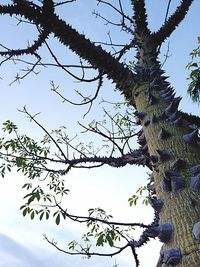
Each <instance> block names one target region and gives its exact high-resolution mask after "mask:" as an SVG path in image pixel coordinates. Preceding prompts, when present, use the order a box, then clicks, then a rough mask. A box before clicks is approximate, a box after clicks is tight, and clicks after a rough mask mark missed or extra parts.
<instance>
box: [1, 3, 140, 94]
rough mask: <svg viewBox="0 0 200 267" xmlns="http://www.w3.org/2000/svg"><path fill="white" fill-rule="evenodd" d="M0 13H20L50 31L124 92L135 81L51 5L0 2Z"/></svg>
mask: <svg viewBox="0 0 200 267" xmlns="http://www.w3.org/2000/svg"><path fill="white" fill-rule="evenodd" d="M44 3H45V2H44ZM0 14H9V15H18V16H24V17H25V18H26V19H27V20H28V21H30V22H33V23H35V24H36V26H38V27H41V28H42V29H44V30H45V31H47V32H48V33H49V31H51V32H52V33H53V34H54V36H55V37H57V38H58V40H59V41H60V43H62V44H63V45H65V46H66V47H69V48H70V49H71V50H72V51H74V52H75V53H76V54H78V55H79V56H80V57H81V58H83V59H85V60H86V61H87V62H89V63H90V64H91V65H92V66H93V68H95V69H99V71H100V72H101V73H102V74H106V75H107V77H108V78H109V79H112V80H113V81H114V82H115V83H116V85H117V87H118V88H119V89H120V90H122V91H123V93H124V94H125V95H126V96H129V95H130V88H131V87H132V86H133V84H135V83H136V82H137V79H136V75H135V74H133V73H132V71H130V70H129V69H128V68H127V67H125V66H124V65H123V64H122V63H120V62H119V61H118V60H117V59H115V58H114V57H113V56H111V55H110V54H109V53H108V52H106V51H105V50H103V49H102V48H101V46H95V44H94V43H92V42H91V41H90V40H89V39H86V37H85V36H84V35H82V34H79V33H78V32H77V31H76V30H75V29H73V28H72V27H71V26H70V25H69V24H67V23H66V22H65V21H63V20H62V19H59V17H58V16H57V15H56V14H55V13H54V11H53V10H52V7H50V8H47V7H46V8H45V9H44V7H43V8H42V11H41V8H39V7H35V6H34V7H32V6H31V5H29V4H28V3H27V2H26V3H25V2H24V1H17V2H16V3H15V4H14V5H8V6H6V5H0ZM47 17H48V20H47Z"/></svg>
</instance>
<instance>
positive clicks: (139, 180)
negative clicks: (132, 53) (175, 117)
mask: <svg viewBox="0 0 200 267" xmlns="http://www.w3.org/2000/svg"><path fill="white" fill-rule="evenodd" d="M1 2H4V1H1ZM5 2H9V1H5ZM95 2H96V1H95V0H77V3H74V4H70V5H69V6H68V7H66V8H65V9H64V8H63V7H62V8H60V9H58V10H59V11H60V12H61V11H62V16H63V17H67V19H68V21H70V23H71V24H72V25H73V26H75V27H77V28H78V29H79V31H80V32H84V33H85V34H86V35H87V36H89V37H91V39H92V40H95V41H96V40H101V39H102V38H104V37H106V36H107V31H108V28H106V27H104V26H103V22H102V21H100V20H96V19H95V18H94V16H92V15H89V14H91V12H92V11H93V9H94V8H95V9H96V4H95ZM112 2H115V1H112ZM126 2H128V1H126ZM146 2H147V8H148V10H149V12H150V16H149V19H150V26H151V27H152V28H153V29H156V28H157V27H158V25H160V23H161V22H163V20H164V15H165V13H164V12H165V10H166V6H167V2H168V1H167V0H162V1H160V0H152V1H150V0H147V1H146ZM172 2H173V4H174V5H176V4H177V3H179V2H180V1H175V0H174V1H172ZM102 8H103V12H104V14H105V16H107V17H109V18H111V17H113V18H114V19H115V18H116V16H115V15H113V13H112V12H111V10H109V9H107V8H105V7H102ZM126 8H127V10H129V11H130V8H129V5H128V4H127V6H126ZM100 10H102V9H100ZM199 10H200V2H199V0H195V1H194V3H193V5H192V7H191V9H190V11H189V13H188V15H187V16H186V19H185V21H184V22H183V23H182V24H181V25H180V27H179V28H178V29H177V31H176V32H175V33H174V34H173V35H172V37H171V38H170V40H167V41H166V45H167V44H168V41H170V44H169V45H170V55H171V56H170V58H169V59H168V60H167V62H166V64H165V69H166V70H167V75H169V76H170V79H169V80H170V81H171V82H172V85H173V86H174V87H175V88H176V90H177V94H180V95H182V96H183V101H182V102H181V109H182V110H184V111H187V112H192V113H195V114H197V115H199V111H200V109H199V106H198V105H196V104H194V103H192V101H191V100H190V98H189V97H188V96H187V92H186V88H187V83H188V81H187V80H186V78H187V75H188V72H187V70H186V69H185V65H186V64H187V63H188V61H189V60H190V58H189V52H190V51H191V50H192V49H193V48H195V47H196V46H197V36H198V35H199V27H198V25H199V22H200V19H199ZM6 20H7V19H6ZM0 21H1V25H3V30H2V31H3V34H1V36H0V43H3V41H5V40H6V42H7V44H8V45H9V44H10V45H14V46H15V47H16V48H17V47H18V46H20V45H21V43H22V41H23V44H24V46H25V44H26V42H27V40H32V39H31V37H32V35H34V31H32V30H31V26H30V25H24V26H23V27H24V29H23V31H19V29H18V27H16V22H15V21H14V20H12V21H11V20H9V21H5V20H4V18H2V17H1V18H0ZM124 38H125V36H124V35H123V34H122V33H120V32H119V31H114V32H113V39H114V41H115V42H121V43H123V42H124ZM51 43H52V45H53V47H54V49H55V50H56V52H57V53H58V54H59V55H60V56H61V58H62V60H63V61H65V62H66V63H72V62H73V60H74V57H73V54H72V53H71V52H69V51H68V50H63V49H62V47H61V46H60V45H58V44H57V41H55V40H53V41H51ZM166 45H164V46H163V52H162V55H163V54H164V52H165V51H166ZM20 67H21V66H20ZM18 68H19V66H16V65H14V64H5V65H3V66H1V75H0V76H1V77H2V78H4V79H3V80H1V81H0V85H1V98H0V107H1V112H0V123H2V122H4V121H5V120H7V119H10V120H13V121H15V122H16V123H17V124H18V125H19V127H20V129H21V132H23V133H24V132H25V133H27V134H30V135H31V136H33V137H38V136H39V135H40V134H41V131H40V130H39V129H38V128H37V127H36V126H34V125H33V124H30V123H29V121H28V120H27V119H26V117H25V116H23V115H22V114H21V113H19V112H17V108H19V109H20V108H22V107H23V106H24V105H26V106H27V108H28V110H30V112H32V113H36V112H41V115H40V116H39V117H38V118H39V120H40V122H41V123H43V124H44V125H45V127H47V129H55V128H57V127H58V126H60V125H67V127H68V130H69V131H70V134H71V135H73V134H74V133H75V132H76V131H77V126H76V123H75V122H76V121H77V120H81V119H82V114H83V112H84V110H85V108H80V109H77V108H76V107H73V106H71V105H67V104H65V103H62V102H61V100H60V99H59V98H58V97H57V96H56V95H54V94H53V93H52V92H51V91H50V85H49V84H50V83H49V81H50V80H54V81H55V83H56V84H59V86H60V89H61V91H62V92H67V94H66V95H67V96H69V97H71V98H74V97H75V94H74V93H73V89H77V88H78V86H79V85H78V84H77V83H74V81H73V79H70V78H69V77H66V76H64V75H63V73H62V72H58V71H56V70H55V69H44V70H43V69H41V71H42V72H41V73H40V74H38V75H37V76H34V75H31V76H29V77H27V78H26V79H24V80H23V81H22V82H21V83H20V84H17V83H15V84H13V85H12V86H9V85H8V84H9V83H10V82H11V81H12V80H13V77H14V75H15V73H16V72H17V71H18ZM111 87H113V85H111V83H110V82H105V86H104V88H103V89H102V92H101V96H104V97H106V98H107V99H110V100H113V99H115V97H116V95H118V96H117V99H120V97H119V94H118V93H114V92H113V91H112V90H111ZM84 88H85V90H86V88H89V91H90V92H91V91H92V89H93V87H92V86H88V85H87V84H86V85H84ZM100 99H101V97H100ZM100 99H99V100H97V102H96V103H95V105H94V106H93V108H92V110H91V113H90V114H89V115H88V117H86V119H85V123H87V122H88V121H90V120H91V119H93V118H96V117H99V118H100V117H101V115H102V111H101V108H100V107H99V105H98V103H99V101H100ZM90 138H93V137H90ZM146 171H147V170H143V169H142V168H137V167H134V166H132V167H127V168H124V169H117V170H116V169H113V168H108V167H106V168H103V169H101V170H96V171H94V170H91V171H85V170H84V171H82V172H80V171H76V172H72V173H71V174H70V175H69V177H67V179H68V180H67V182H68V186H69V188H70V189H71V197H70V199H69V203H67V205H70V208H71V210H72V211H75V210H78V211H79V212H80V213H82V214H84V212H85V211H86V210H87V209H88V208H90V207H97V206H101V207H103V208H105V209H107V210H108V212H110V213H112V214H114V215H115V216H116V218H117V219H119V220H127V221H130V220H132V221H135V220H138V221H141V219H142V217H144V215H145V218H144V220H145V221H148V220H149V221H150V217H151V214H152V210H151V209H150V210H149V209H148V210H147V209H145V208H144V207H143V208H141V207H140V206H139V207H136V208H129V207H128V202H127V200H128V198H129V197H130V196H131V195H132V194H133V193H134V192H135V190H136V189H137V188H138V187H139V186H141V185H144V184H145V181H146V178H147V175H146ZM22 184H23V178H22V177H21V176H20V175H19V174H18V175H16V174H15V173H13V174H12V175H9V176H8V177H6V178H5V179H4V180H0V195H1V198H0V199H1V201H0V213H1V219H0V258H1V262H0V267H4V266H5V267H6V266H11V267H12V266H16V264H19V265H20V266H21V267H24V266H26V267H27V266H28V267H29V266H30V267H32V266H39V267H40V266H49V267H57V266H59V267H64V266H75V267H76V266H80V265H81V266H94V265H95V266H97V267H98V266H99V267H100V266H104V267H111V266H112V265H114V263H115V260H114V259H102V258H101V259H99V258H94V259H92V260H90V261H87V260H86V261H85V260H82V259H81V258H75V257H70V256H65V255H62V254H61V253H59V252H57V251H55V249H53V248H52V247H51V246H49V245H48V244H46V243H45V241H43V237H42V235H43V234H44V233H46V234H48V236H49V237H55V239H56V240H58V241H59V240H61V243H62V244H64V245H66V243H68V242H69V241H70V240H71V239H73V238H75V237H78V236H79V233H80V234H81V231H82V230H81V229H79V228H78V226H74V225H71V224H69V223H68V222H65V223H61V225H60V226H59V227H58V226H56V225H54V224H53V222H52V221H49V222H44V223H43V222H42V223H40V222H38V221H34V222H32V221H31V220H29V219H28V218H25V219H24V218H23V217H22V215H21V212H20V211H19V210H18V208H19V206H20V205H21V204H22V200H21V199H22V195H23V194H22V192H21V190H20V188H21V185H22ZM99 193H100V194H99ZM147 249H148V246H147V248H143V249H142V250H141V251H140V260H141V266H142V267H153V266H155V262H156V257H157V255H158V245H157V243H155V242H153V243H150V244H149V249H148V250H147ZM153 253H155V255H154V256H153V258H152V255H153ZM117 263H119V264H120V265H119V266H120V267H121V266H122V267H123V266H127V267H129V266H133V258H132V256H131V254H129V253H127V254H125V255H122V256H121V257H119V258H117Z"/></svg>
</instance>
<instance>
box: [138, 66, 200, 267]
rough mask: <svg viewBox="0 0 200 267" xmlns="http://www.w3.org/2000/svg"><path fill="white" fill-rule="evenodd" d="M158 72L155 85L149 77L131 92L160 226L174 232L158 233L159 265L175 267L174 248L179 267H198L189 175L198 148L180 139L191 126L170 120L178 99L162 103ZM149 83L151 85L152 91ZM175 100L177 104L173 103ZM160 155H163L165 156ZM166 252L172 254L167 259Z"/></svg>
mask: <svg viewBox="0 0 200 267" xmlns="http://www.w3.org/2000/svg"><path fill="white" fill-rule="evenodd" d="M153 71H155V68H154V69H153V68H152V73H153ZM158 73H159V71H157V74H156V75H155V77H154V82H153V81H152V79H151V78H150V80H149V82H145V83H144V84H142V85H140V86H139V87H138V88H134V90H133V91H134V94H135V103H136V107H137V111H138V112H139V115H138V116H139V117H140V118H141V124H142V126H143V127H142V128H143V132H144V136H145V139H146V144H147V147H148V153H149V155H150V157H151V159H152V162H153V166H154V167H153V178H154V183H155V189H156V195H157V198H158V199H162V200H163V202H164V205H163V207H162V209H161V211H160V225H164V224H170V225H171V226H172V229H173V230H172V236H171V238H169V237H167V236H166V237H162V233H160V236H161V239H163V241H164V246H163V249H162V252H161V254H162V255H161V257H162V258H163V260H162V262H163V263H165V264H166V265H161V266H174V265H176V263H175V262H176V259H175V258H174V259H173V255H174V257H175V254H176V253H178V250H177V249H176V248H178V249H180V254H181V258H180V263H179V265H178V266H181V267H191V266H192V267H197V266H199V264H200V252H199V241H198V240H197V239H196V238H195V237H194V236H193V234H192V231H193V228H194V225H195V224H196V223H197V222H198V221H199V219H200V218H199V215H200V196H199V192H198V188H196V190H197V191H195V190H194V189H195V188H194V187H192V188H191V185H190V183H191V177H192V176H193V177H194V176H195V175H196V174H195V172H194V171H193V173H192V172H191V168H192V167H193V166H195V165H197V164H199V159H200V149H199V146H198V144H197V143H196V137H195V136H194V137H193V138H192V140H190V141H189V142H186V141H185V140H184V139H187V138H186V137H185V138H183V136H184V135H185V134H187V133H188V132H191V131H192V130H191V129H189V127H192V126H190V125H186V124H187V123H186V121H185V120H184V118H181V117H180V120H178V121H176V120H177V119H178V118H179V116H178V115H174V116H176V119H174V120H172V118H170V116H173V114H174V112H176V109H177V105H178V101H179V99H177V98H176V99H175V100H174V102H173V103H174V107H173V108H171V110H170V108H169V105H172V104H171V103H172V101H173V100H170V101H169V100H165V99H163V98H162V97H161V96H160V92H161V90H163V89H166V86H164V84H165V82H163V79H162V78H161V76H160V75H158ZM156 81H157V82H156ZM151 84H153V87H152V88H151ZM158 89H159V90H158ZM149 94H152V95H153V96H154V97H156V101H155V103H152V101H151V102H149ZM161 94H162V93H161ZM176 101H177V104H175V103H176ZM140 112H142V113H141V114H142V116H141V114H140ZM143 112H147V114H146V115H145V113H143ZM143 116H144V117H143ZM155 116H156V117H155ZM156 118H157V119H156ZM145 125H146V126H145ZM162 153H164V154H165V153H166V156H165V155H164V154H162ZM177 160H179V161H177ZM175 162H176V163H175ZM198 176H199V174H198ZM196 177H197V176H196ZM193 179H194V178H193ZM199 179H200V178H199ZM197 184H198V179H197ZM197 186H198V185H197ZM168 226H169V225H168ZM196 226H198V225H196ZM197 228H198V227H197ZM197 232H198V230H197ZM199 232H200V231H199ZM199 234H200V233H199ZM171 249H175V250H171ZM167 251H168V252H167ZM170 251H171V252H170ZM167 253H168V254H170V253H172V254H171V256H167V255H168V254H167ZM178 254H179V253H178ZM177 261H179V260H178V259H177ZM170 263H171V265H170Z"/></svg>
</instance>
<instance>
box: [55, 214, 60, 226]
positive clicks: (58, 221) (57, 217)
mask: <svg viewBox="0 0 200 267" xmlns="http://www.w3.org/2000/svg"><path fill="white" fill-rule="evenodd" d="M55 222H56V224H57V225H59V224H60V213H58V215H57V216H56V220H55Z"/></svg>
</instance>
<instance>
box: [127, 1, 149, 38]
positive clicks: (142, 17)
mask: <svg viewBox="0 0 200 267" xmlns="http://www.w3.org/2000/svg"><path fill="white" fill-rule="evenodd" d="M131 2H132V5H133V10H134V21H135V31H136V33H138V32H141V33H143V32H146V33H147V32H150V31H149V29H148V23H147V13H146V8H145V2H144V0H132V1H131Z"/></svg>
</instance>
